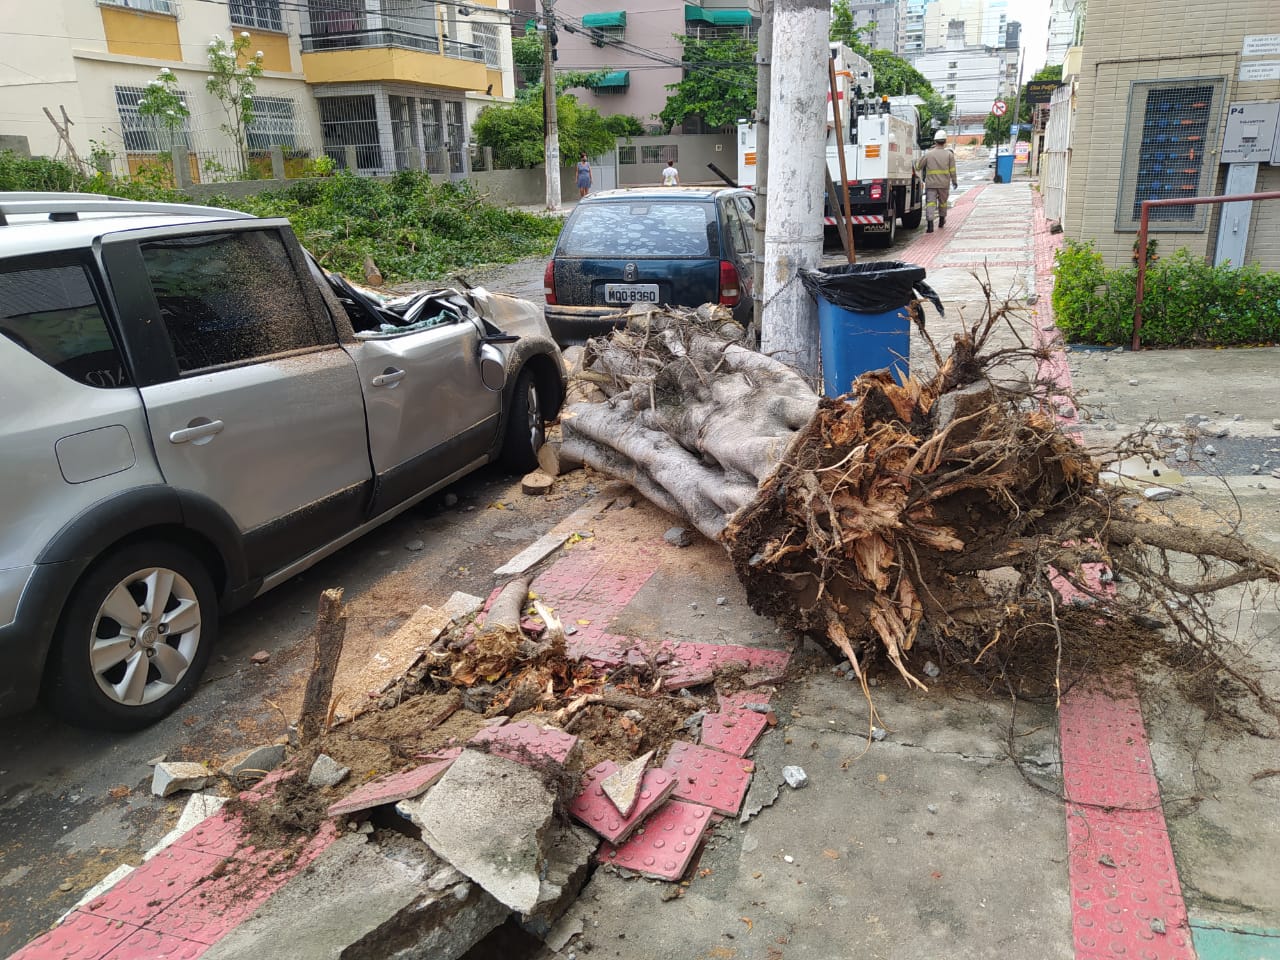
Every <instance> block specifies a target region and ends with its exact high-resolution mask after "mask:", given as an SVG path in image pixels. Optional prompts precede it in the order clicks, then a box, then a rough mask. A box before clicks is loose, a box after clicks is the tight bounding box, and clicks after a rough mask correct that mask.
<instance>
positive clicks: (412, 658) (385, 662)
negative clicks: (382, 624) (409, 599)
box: [333, 604, 453, 716]
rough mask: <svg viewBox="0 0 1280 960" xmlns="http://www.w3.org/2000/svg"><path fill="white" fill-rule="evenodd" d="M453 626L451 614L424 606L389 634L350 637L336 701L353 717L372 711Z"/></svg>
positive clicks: (337, 680)
mask: <svg viewBox="0 0 1280 960" xmlns="http://www.w3.org/2000/svg"><path fill="white" fill-rule="evenodd" d="M452 623H453V615H452V614H451V613H448V612H446V611H444V610H441V609H437V608H436V607H433V606H431V605H430V604H423V605H422V606H420V607H419V608H418V609H417V610H415V611H414V612H413V614H412V615H411V616H410V617H409V619H408V620H406V621H405V622H404V623H402V624H401V625H400V626H399V627H398V628H396V629H395V630H394V631H392V632H391V633H390V634H387V635H379V634H377V633H374V632H372V631H369V632H363V631H362V632H361V633H360V635H359V636H353V637H350V638H347V640H346V641H345V642H344V644H343V648H342V659H341V660H340V661H339V663H338V673H337V675H336V677H335V678H334V682H333V693H334V700H335V702H338V703H341V704H342V705H343V712H344V713H345V714H348V715H350V716H357V715H359V714H360V713H363V712H364V711H365V710H367V709H369V707H370V706H371V705H373V704H374V703H376V702H377V697H379V696H380V695H381V694H383V693H385V692H386V691H387V690H388V689H389V688H390V687H391V686H392V684H394V683H395V682H396V681H397V680H399V679H400V678H401V677H403V676H404V675H405V673H406V672H407V671H408V670H409V668H410V667H412V666H413V665H414V664H416V663H417V662H418V661H419V660H420V659H422V657H423V655H424V654H425V653H426V652H427V650H428V649H429V648H430V647H431V644H433V643H435V642H436V640H437V639H438V638H439V637H440V634H442V633H444V631H445V630H447V629H448V628H449V626H450V624H452Z"/></svg>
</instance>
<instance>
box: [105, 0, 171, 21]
mask: <svg viewBox="0 0 1280 960" xmlns="http://www.w3.org/2000/svg"><path fill="white" fill-rule="evenodd" d="M98 6H100V7H127V8H128V9H130V10H144V11H146V12H147V13H164V14H168V15H169V16H171V17H176V16H177V15H178V0H98Z"/></svg>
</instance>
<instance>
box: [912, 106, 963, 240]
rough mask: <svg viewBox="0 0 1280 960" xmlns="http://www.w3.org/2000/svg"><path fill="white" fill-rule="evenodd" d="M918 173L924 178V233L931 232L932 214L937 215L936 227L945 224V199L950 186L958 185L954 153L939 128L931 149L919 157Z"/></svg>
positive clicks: (949, 193)
mask: <svg viewBox="0 0 1280 960" xmlns="http://www.w3.org/2000/svg"><path fill="white" fill-rule="evenodd" d="M920 175H921V176H922V177H923V178H924V217H925V220H926V221H927V222H928V224H929V226H928V229H926V230H925V232H926V233H933V215H934V213H937V215H938V228H939V229H941V228H942V227H945V226H946V225H947V201H948V198H949V197H950V195H951V188H952V187H958V186H959V185H960V184H959V181H957V180H956V155H955V154H954V153H952V152H951V148H950V147H948V146H947V134H946V132H945V131H943V130H939V131H938V132H937V133H935V134H934V135H933V149H932V150H929V151H928V152H926V153H925V155H924V156H923V157H921V158H920Z"/></svg>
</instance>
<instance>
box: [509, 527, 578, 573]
mask: <svg viewBox="0 0 1280 960" xmlns="http://www.w3.org/2000/svg"><path fill="white" fill-rule="evenodd" d="M570 532H572V531H567V532H565V533H556V532H554V531H553V532H551V533H544V534H543V535H542V536H540V537H539V538H538V539H537V540H535V541H533V543H531V544H530V545H529V546H527V547H525V548H524V549H523V550H521V551H520V552H519V553H517V554H516V555H515V556H514V557H512V558H511V559H510V560H508V561H507V562H506V563H504V564H503V565H502V566H500V567H498V569H497V570H495V571H493V575H494V576H495V577H514V576H519V575H520V574H522V573H524V572H525V571H526V570H528V569H529V568H530V567H532V566H533V565H534V564H536V563H538V562H539V561H541V560H542V559H544V558H545V557H546V556H548V555H549V554H550V553H551V552H552V551H553V550H558V549H560V546H561V544H563V543H564V542H565V541H566V540H568V539H569V533H570Z"/></svg>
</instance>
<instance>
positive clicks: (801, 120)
mask: <svg viewBox="0 0 1280 960" xmlns="http://www.w3.org/2000/svg"><path fill="white" fill-rule="evenodd" d="M774 4H775V6H774V15H773V37H772V47H773V50H772V55H771V56H770V63H771V74H772V76H771V79H770V83H771V90H770V96H769V118H770V126H771V130H770V138H769V139H770V142H771V143H772V145H773V150H772V157H771V161H770V164H769V172H770V176H769V222H768V224H767V225H766V230H765V245H764V259H765V275H764V303H765V305H764V316H763V322H762V329H761V333H762V335H761V343H760V348H761V350H763V351H764V352H765V353H768V354H771V355H773V356H775V357H776V358H777V359H779V360H782V361H783V362H785V363H790V364H792V365H794V366H795V367H796V369H798V370H799V371H800V372H801V373H802V374H803V375H804V376H806V377H811V378H814V379H816V378H817V375H818V313H817V307H816V306H815V305H814V302H813V300H812V299H811V298H810V297H809V294H808V293H806V292H805V289H804V287H803V286H802V285H801V284H800V280H799V276H798V274H799V271H800V270H802V269H805V268H812V267H816V266H818V264H819V263H821V261H822V192H823V184H824V182H825V180H826V178H825V176H824V175H823V171H824V169H825V168H826V164H827V156H826V139H827V138H826V131H827V76H826V68H827V63H826V61H827V57H826V56H825V53H826V50H827V34H828V32H829V30H830V25H831V5H830V0H774Z"/></svg>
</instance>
